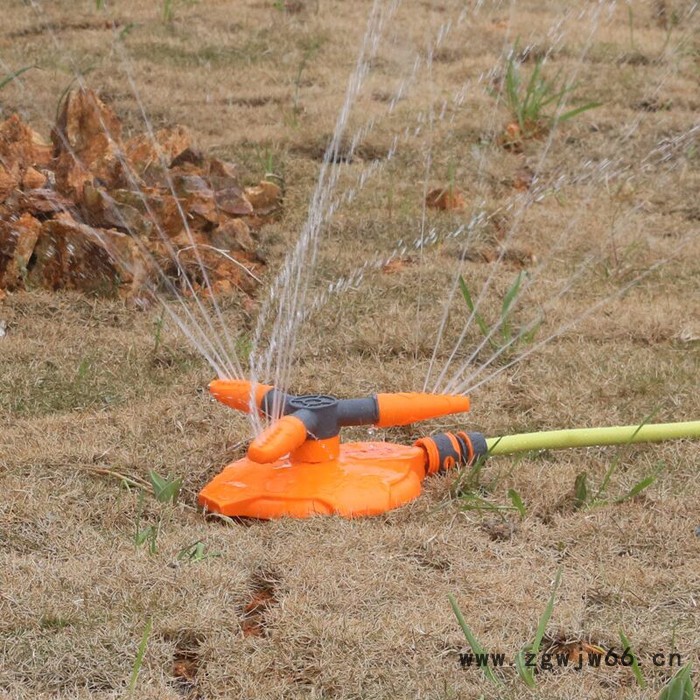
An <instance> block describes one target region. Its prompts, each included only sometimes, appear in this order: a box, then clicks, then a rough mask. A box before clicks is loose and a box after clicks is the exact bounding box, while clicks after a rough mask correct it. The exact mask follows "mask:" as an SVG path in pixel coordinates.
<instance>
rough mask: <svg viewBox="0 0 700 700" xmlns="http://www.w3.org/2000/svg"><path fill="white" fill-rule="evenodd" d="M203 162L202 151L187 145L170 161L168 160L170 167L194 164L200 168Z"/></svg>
mask: <svg viewBox="0 0 700 700" xmlns="http://www.w3.org/2000/svg"><path fill="white" fill-rule="evenodd" d="M203 164H204V155H203V154H202V152H201V151H200V150H198V149H196V148H192V147H191V146H189V147H187V148H186V149H185V150H184V151H182V152H181V153H178V155H176V156H175V157H174V158H173V159H172V161H170V167H171V168H177V167H182V166H192V165H193V166H196V167H197V168H200V167H201V166H202V165H203Z"/></svg>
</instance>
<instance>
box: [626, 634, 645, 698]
mask: <svg viewBox="0 0 700 700" xmlns="http://www.w3.org/2000/svg"><path fill="white" fill-rule="evenodd" d="M620 641H621V642H622V651H623V653H624V651H625V649H629V653H630V654H631V655H632V673H634V677H635V679H636V681H637V685H638V686H639V687H640V688H642V689H644V688H646V687H647V682H646V681H645V680H644V676H643V675H642V669H641V668H639V662H638V661H637V655H636V654H635V653H634V652H633V651H632V645H631V644H630V640H629V639H627V635H626V634H625V633H624V631H623V630H620Z"/></svg>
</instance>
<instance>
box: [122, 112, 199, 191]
mask: <svg viewBox="0 0 700 700" xmlns="http://www.w3.org/2000/svg"><path fill="white" fill-rule="evenodd" d="M191 142H192V139H191V137H190V134H189V132H188V131H187V129H185V127H184V126H175V127H172V128H168V129H160V130H159V131H157V132H156V133H155V136H154V138H151V137H150V136H149V135H148V134H142V135H141V136H135V137H134V138H132V139H130V140H129V141H127V142H126V145H125V152H126V158H127V160H128V161H129V163H130V164H131V167H132V168H133V169H134V171H135V172H136V173H138V174H139V175H140V176H142V177H145V178H146V180H147V181H148V182H149V183H152V184H153V183H156V182H159V183H160V182H163V180H164V178H165V171H166V170H167V167H168V165H169V164H170V163H171V162H172V161H173V160H174V159H175V158H177V156H178V155H180V154H181V153H183V151H186V150H187V149H189V148H190V146H191Z"/></svg>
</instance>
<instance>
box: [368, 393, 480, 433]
mask: <svg viewBox="0 0 700 700" xmlns="http://www.w3.org/2000/svg"><path fill="white" fill-rule="evenodd" d="M377 405H378V407H379V420H378V421H377V425H378V426H379V427H380V428H384V427H389V426H392V425H408V424H409V423H415V422H416V421H421V420H427V419H428V418H437V417H439V416H446V415H449V414H451V413H465V412H466V411H468V410H469V407H470V402H469V397H467V396H460V395H454V394H419V393H405V394H377Z"/></svg>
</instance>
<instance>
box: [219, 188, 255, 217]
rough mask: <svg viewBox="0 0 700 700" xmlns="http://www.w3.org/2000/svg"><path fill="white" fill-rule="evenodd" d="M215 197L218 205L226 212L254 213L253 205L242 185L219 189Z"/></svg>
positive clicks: (233, 214)
mask: <svg viewBox="0 0 700 700" xmlns="http://www.w3.org/2000/svg"><path fill="white" fill-rule="evenodd" d="M214 197H215V198H216V205H217V206H218V207H219V209H220V210H221V211H223V212H224V213H225V214H229V215H231V216H246V214H252V213H253V205H252V204H251V203H250V202H249V201H248V198H247V197H246V195H245V194H244V193H243V190H242V189H241V188H240V187H227V188H226V189H225V190H218V191H217V192H216V193H215V194H214Z"/></svg>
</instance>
